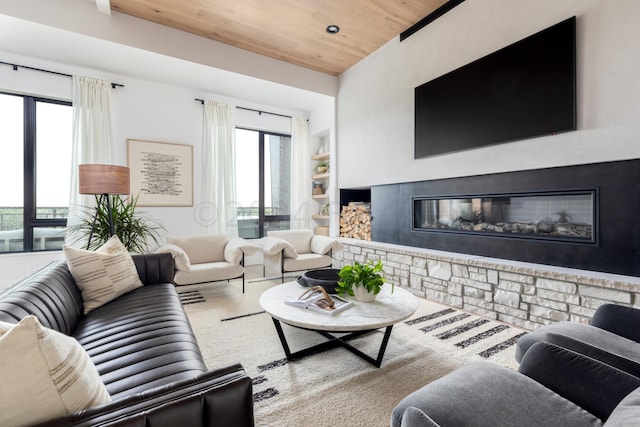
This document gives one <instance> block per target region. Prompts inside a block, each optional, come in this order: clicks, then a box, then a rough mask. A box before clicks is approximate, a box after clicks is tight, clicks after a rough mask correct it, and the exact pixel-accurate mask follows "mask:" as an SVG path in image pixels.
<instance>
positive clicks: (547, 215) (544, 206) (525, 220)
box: [413, 190, 596, 243]
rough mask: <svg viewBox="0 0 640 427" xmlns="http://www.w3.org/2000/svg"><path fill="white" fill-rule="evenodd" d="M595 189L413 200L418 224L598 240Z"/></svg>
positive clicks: (436, 228)
mask: <svg viewBox="0 0 640 427" xmlns="http://www.w3.org/2000/svg"><path fill="white" fill-rule="evenodd" d="M595 206H596V192H595V191H591V190H590V191H577V192H576V191H571V192H553V193H526V194H506V195H482V196H468V197H467V196H463V197H459V196H456V197H419V198H414V199H413V212H414V215H413V228H414V230H420V231H438V232H458V233H474V234H475V233H478V234H491V235H498V236H503V237H522V238H535V239H544V240H563V241H566V240H571V241H576V242H587V243H594V242H595V240H596V238H595V236H596V233H595V223H596V221H595V215H596V208H595Z"/></svg>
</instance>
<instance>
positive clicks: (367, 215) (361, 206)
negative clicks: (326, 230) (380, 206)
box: [340, 202, 371, 240]
mask: <svg viewBox="0 0 640 427" xmlns="http://www.w3.org/2000/svg"><path fill="white" fill-rule="evenodd" d="M340 237H349V238H351V239H360V240H371V203H363V202H350V203H349V205H348V206H343V207H342V212H340Z"/></svg>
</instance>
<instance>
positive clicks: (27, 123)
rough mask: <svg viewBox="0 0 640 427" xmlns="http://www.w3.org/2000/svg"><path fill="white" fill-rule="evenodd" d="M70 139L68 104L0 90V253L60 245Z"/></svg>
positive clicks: (64, 213)
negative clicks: (0, 159) (0, 149)
mask: <svg viewBox="0 0 640 427" xmlns="http://www.w3.org/2000/svg"><path fill="white" fill-rule="evenodd" d="M71 141H72V108H71V103H70V102H64V101H55V100H50V99H42V98H36V97H32V96H22V95H13V94H6V93H0V143H1V144H2V157H3V167H2V168H0V180H1V181H2V183H3V184H2V187H3V189H2V192H0V253H2V252H31V251H43V250H54V249H60V248H62V244H63V242H64V235H65V226H66V223H67V213H68V210H69V208H68V204H69V182H70V173H71Z"/></svg>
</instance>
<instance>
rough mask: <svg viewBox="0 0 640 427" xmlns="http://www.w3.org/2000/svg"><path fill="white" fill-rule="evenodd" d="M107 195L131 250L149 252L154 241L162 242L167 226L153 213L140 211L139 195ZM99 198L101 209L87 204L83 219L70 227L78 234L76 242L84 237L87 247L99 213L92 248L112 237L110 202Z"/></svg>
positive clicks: (118, 230) (120, 235)
mask: <svg viewBox="0 0 640 427" xmlns="http://www.w3.org/2000/svg"><path fill="white" fill-rule="evenodd" d="M107 197H109V198H110V199H109V200H110V202H111V214H112V215H113V223H114V225H115V232H116V235H117V236H118V238H119V239H120V241H121V242H122V244H123V245H124V247H125V248H127V250H128V251H129V252H133V253H146V252H147V251H148V250H149V246H150V245H151V244H153V243H155V244H159V242H160V233H161V232H163V231H164V227H163V226H162V225H161V224H160V223H159V222H157V221H156V220H154V219H152V218H151V217H149V216H147V215H142V214H139V213H136V206H137V204H138V197H133V196H131V197H129V198H128V199H126V200H125V199H122V198H121V197H120V196H107ZM99 198H100V197H99V196H96V206H98V207H97V209H96V208H89V207H83V209H82V216H81V218H80V222H79V223H78V224H76V225H74V226H71V227H69V231H70V232H71V233H72V235H77V236H78V238H77V239H76V240H75V241H74V243H76V242H78V241H84V244H83V246H84V247H86V243H87V241H88V239H89V235H90V234H91V228H92V227H93V221H94V216H95V228H94V230H93V235H92V237H91V245H90V246H89V249H91V250H96V249H98V248H99V247H100V246H102V245H103V244H104V243H105V242H106V241H107V240H109V239H110V238H111V230H110V228H109V211H108V209H107V204H106V203H98V201H99Z"/></svg>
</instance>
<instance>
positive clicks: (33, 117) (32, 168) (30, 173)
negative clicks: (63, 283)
mask: <svg viewBox="0 0 640 427" xmlns="http://www.w3.org/2000/svg"><path fill="white" fill-rule="evenodd" d="M0 94H2V95H9V96H17V97H20V98H22V99H23V106H22V107H23V196H22V198H23V211H22V218H23V221H22V231H23V238H22V251H7V252H3V253H21V252H47V251H56V250H60V249H38V250H37V251H34V241H33V238H34V229H36V228H54V227H66V226H67V220H68V218H38V216H37V212H36V211H37V191H38V189H37V179H36V173H37V164H36V161H37V149H38V146H37V143H38V141H37V138H36V136H37V130H36V125H37V108H36V105H37V103H38V102H45V103H49V104H57V105H66V106H69V107H72V106H73V104H72V102H71V101H63V100H59V99H51V98H44V97H39V96H32V95H23V94H15V93H11V92H2V91H0Z"/></svg>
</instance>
